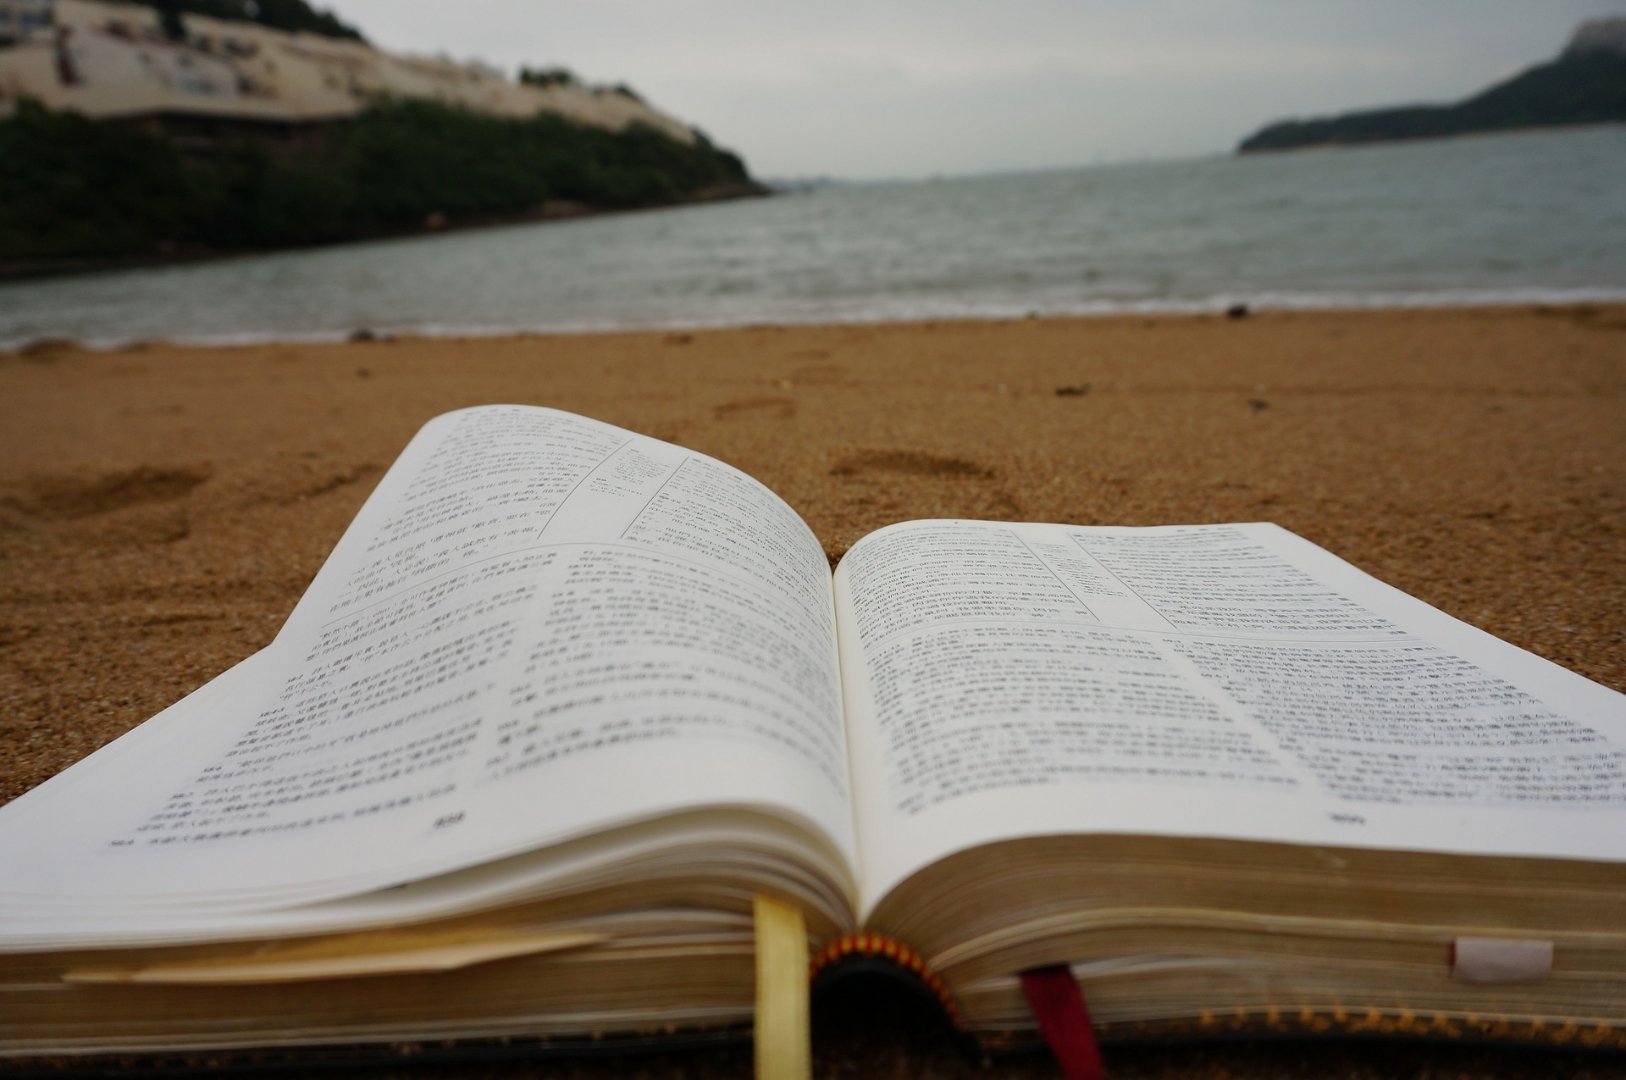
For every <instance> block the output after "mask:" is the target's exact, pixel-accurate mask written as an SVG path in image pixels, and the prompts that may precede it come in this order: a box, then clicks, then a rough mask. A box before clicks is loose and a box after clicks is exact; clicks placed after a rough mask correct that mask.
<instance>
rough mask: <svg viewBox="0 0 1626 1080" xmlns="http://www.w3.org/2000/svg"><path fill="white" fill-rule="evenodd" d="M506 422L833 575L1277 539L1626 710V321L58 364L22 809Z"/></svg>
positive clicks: (465, 349) (759, 330)
mask: <svg viewBox="0 0 1626 1080" xmlns="http://www.w3.org/2000/svg"><path fill="white" fill-rule="evenodd" d="M488 402H520V403H527V404H541V405H549V406H554V407H557V408H562V409H567V410H571V411H574V412H579V413H583V414H586V415H589V416H593V417H597V418H599V419H602V420H606V421H609V422H611V423H614V424H618V425H622V426H625V427H629V428H633V429H635V430H638V431H641V432H644V433H647V434H649V435H653V436H655V437H657V438H660V439H665V440H670V441H673V442H677V443H681V444H683V445H685V446H689V447H692V448H694V449H696V450H700V451H703V452H705V453H707V454H711V455H713V456H715V457H718V458H721V459H722V460H724V461H727V462H729V463H731V464H733V465H735V466H738V467H739V468H741V469H743V470H745V471H746V472H748V473H750V474H752V475H753V476H756V477H757V478H759V479H760V480H762V481H763V482H765V483H766V484H768V485H769V486H770V487H772V488H773V489H774V490H775V491H777V492H778V493H779V494H780V495H782V496H783V497H784V498H785V499H786V500H787V501H788V502H789V503H790V504H791V505H792V506H793V507H795V508H796V509H797V510H798V511H799V512H800V513H801V514H802V516H803V517H804V518H805V519H806V520H807V522H808V523H809V525H810V526H811V527H812V528H813V530H814V532H815V533H816V534H817V535H818V537H819V538H820V540H821V541H822V542H823V544H824V547H825V550H826V552H827V553H828V555H829V556H830V558H831V559H832V560H835V559H837V558H839V557H840V555H841V554H842V553H843V552H844V551H845V550H846V549H847V547H848V546H850V545H851V544H852V543H853V542H854V541H855V540H856V539H858V538H859V537H860V536H862V535H864V534H865V533H867V532H869V531H870V530H872V529H875V528H878V527H880V526H882V525H885V524H888V523H890V522H894V521H900V520H905V519H910V518H923V517H972V518H997V519H1006V520H1024V521H1059V522H1077V523H1084V524H1108V523H1111V524H1136V525H1138V524H1164V523H1196V522H1219V521H1254V520H1268V521H1274V522H1277V523H1279V524H1281V525H1283V526H1286V527H1287V528H1289V529H1292V530H1294V531H1296V532H1298V533H1300V534H1302V535H1304V536H1306V537H1308V538H1309V539H1310V540H1313V541H1315V542H1316V543H1318V544H1321V545H1323V546H1325V547H1327V548H1329V549H1331V550H1332V551H1333V552H1335V553H1336V554H1338V555H1340V556H1342V557H1343V558H1345V559H1348V560H1349V561H1351V562H1353V563H1354V564H1356V565H1357V566H1359V567H1361V568H1362V569H1364V570H1366V571H1368V572H1370V573H1372V574H1375V575H1376V576H1378V577H1379V578H1381V579H1383V580H1385V581H1388V582H1389V583H1391V584H1393V585H1395V586H1398V587H1399V588H1401V589H1404V590H1406V591H1407V592H1410V593H1412V594H1414V595H1416V596H1419V597H1421V598H1422V599H1424V600H1426V601H1428V602H1429V603H1432V604H1434V605H1436V606H1438V607H1440V608H1442V609H1444V610H1445V611H1447V612H1449V613H1450V614H1452V615H1455V616H1457V617H1459V618H1462V619H1464V620H1466V621H1468V622H1470V623H1472V624H1474V625H1476V626H1479V627H1481V628H1483V629H1485V630H1487V631H1490V632H1491V633H1493V634H1496V635H1497V636H1499V637H1502V638H1504V639H1506V640H1508V641H1510V642H1512V643H1514V644H1516V645H1519V646H1522V647H1524V648H1527V649H1531V650H1533V651H1535V652H1537V653H1539V654H1541V655H1543V656H1546V657H1548V658H1550V659H1552V660H1554V661H1556V662H1557V663H1559V664H1562V665H1564V666H1566V667H1568V668H1570V669H1572V670H1574V671H1577V672H1580V673H1581V674H1583V675H1586V676H1588V677H1589V678H1592V679H1595V680H1598V681H1600V682H1602V683H1604V684H1606V685H1609V686H1612V687H1614V688H1616V689H1626V618H1623V617H1622V614H1621V604H1622V599H1623V597H1626V539H1623V537H1626V306H1596V307H1570V308H1529V307H1524V308H1484V309H1469V310H1437V311H1436V310H1415V311H1371V312H1292V313H1288V312H1283V313H1274V312H1266V313H1256V314H1254V315H1252V316H1251V317H1248V318H1244V319H1227V318H1224V317H1221V316H1155V317H1144V318H1142V317H1127V316H1124V317H1107V318H1092V319H1030V320H1020V321H1010V322H967V323H951V322H938V323H925V324H908V325H844V326H812V327H776V326H764V327H750V328H743V329H730V330H715V331H684V332H658V333H616V334H594V335H578V336H518V337H508V338H492V339H398V340H392V341H372V342H359V343H352V344H335V345H256V346H247V347H234V348H208V347H178V346H171V345H164V344H151V345H140V346H133V347H129V348H125V349H122V350H119V351H114V352H94V351H88V350H83V349H80V348H77V347H74V346H70V345H44V346H36V347H33V348H31V349H29V350H26V351H25V352H22V353H16V354H10V355H5V356H0V439H3V447H0V801H4V800H8V799H10V798H13V797H15V796H17V795H19V794H21V793H22V792H24V791H26V790H27V789H29V788H30V787H32V786H34V785H36V784H38V783H40V782H41V781H43V780H45V779H46V778H48V777H49V776H51V775H52V774H53V773H55V772H57V771H58V770H60V769H62V768H65V767H66V766H68V765H70V764H72V763H73V762H74V761H75V760H77V759H78V758H80V757H82V756H83V755H85V754H86V753H89V752H90V751H92V750H94V749H95V748H96V747H98V746H100V745H102V744H103V743H105V742H107V741H108V740H110V739H112V738H114V737H116V736H117V735H119V734H120V733H122V732H124V731H126V730H128V729H129V728H130V727H132V726H133V725H135V724H137V723H139V722H140V721H142V720H144V719H145V718H147V717H148V716H150V715H152V714H153V713H155V712H157V711H158V710H159V709H161V708H163V707H164V706H165V705H167V704H169V703H170V702H172V701H174V700H175V699H177V698H178V697H180V696H182V695H184V694H185V693H187V692H188V691H190V690H192V689H193V688H195V687H197V686H199V685H200V684H202V683H203V682H205V681H207V680H208V679H210V678H211V677H213V676H214V675H216V674H218V673H219V672H221V671H222V670H224V669H225V668H227V667H229V666H230V665H232V664H233V663H235V662H237V661H239V660H241V659H242V658H244V657H246V656H247V655H249V654H250V653H252V652H253V651H254V650H256V649H258V648H260V647H261V646H263V645H265V644H266V643H267V642H269V641H270V640H271V638H272V636H273V635H274V634H275V633H276V630H277V628H278V627H279V625H280V624H281V622H282V620H283V619H284V617H285V616H286V615H287V613H288V611H289V609H290V608H291V607H292V606H293V604H294V602H295V601H296V600H297V599H298V597H299V595H300V593H301V592H302V591H303V589H304V587H305V585H306V583H307V582H308V581H309V580H310V578H311V576H312V575H313V574H314V573H315V572H316V570H317V568H318V567H319V566H320V565H321V563H322V561H323V559H324V558H325V556H326V555H327V553H328V551H329V550H330V549H331V547H332V546H333V544H334V542H335V541H336V540H337V539H338V537H339V535H340V534H341V532H342V531H343V530H344V528H345V526H346V524H347V523H348V522H349V520H350V518H351V517H352V515H353V514H354V513H355V511H356V509H357V508H358V507H359V506H360V504H361V502H362V500H363V499H364V498H365V497H366V495H367V493H368V492H369V491H370V490H371V488H372V486H373V484H374V483H375V482H376V481H377V479H378V477H379V476H380V475H381V474H382V472H383V470H384V469H385V468H387V467H388V465H389V464H390V462H391V461H392V460H393V459H394V458H395V456H396V454H397V453H398V452H399V451H400V449H401V447H402V446H403V445H404V444H405V443H406V441H407V440H408V439H409V438H410V436H411V435H412V433H413V432H414V431H415V430H416V429H417V428H418V426H419V425H421V424H422V423H423V422H424V421H426V420H428V419H429V418H430V417H432V416H434V415H436V414H438V413H442V412H445V411H448V410H450V409H455V408H459V407H462V406H466V405H473V404H480V403H488ZM916 1049H918V1048H916ZM907 1052H908V1053H914V1052H916V1050H907ZM944 1052H945V1053H947V1054H949V1057H947V1058H945V1059H944V1060H946V1061H947V1062H949V1064H947V1065H944V1066H943V1068H946V1069H949V1070H951V1071H952V1070H953V1069H954V1068H956V1067H957V1066H955V1065H954V1064H953V1062H954V1061H956V1060H958V1059H957V1058H955V1057H954V1056H953V1054H952V1051H949V1050H945V1051H944ZM1418 1052H1419V1053H1424V1054H1429V1053H1435V1052H1436V1051H1432V1050H1424V1051H1418ZM1239 1053H1240V1052H1239ZM1249 1054H1250V1055H1252V1056H1249V1057H1247V1059H1246V1060H1244V1059H1243V1058H1242V1057H1233V1058H1227V1059H1224V1060H1226V1061H1229V1062H1231V1063H1232V1073H1231V1074H1232V1075H1253V1074H1254V1073H1253V1072H1252V1071H1250V1067H1249V1066H1248V1065H1247V1063H1246V1062H1247V1061H1255V1062H1257V1061H1260V1060H1266V1065H1261V1066H1259V1072H1260V1074H1264V1073H1265V1072H1266V1071H1267V1066H1268V1068H1269V1070H1271V1071H1275V1070H1277V1069H1283V1070H1285V1069H1286V1061H1287V1059H1280V1058H1278V1059H1269V1055H1268V1053H1267V1056H1266V1059H1260V1058H1259V1057H1258V1056H1257V1055H1256V1054H1253V1053H1252V1052H1251V1051H1250V1052H1249ZM1171 1060H1172V1059H1167V1058H1161V1057H1159V1058H1155V1059H1154V1058H1148V1059H1136V1058H1133V1057H1125V1058H1121V1059H1118V1060H1117V1061H1116V1062H1115V1067H1116V1068H1118V1069H1119V1071H1120V1073H1121V1074H1122V1075H1141V1074H1142V1073H1143V1072H1146V1073H1149V1074H1160V1071H1161V1070H1164V1069H1166V1068H1173V1066H1172V1065H1170V1061H1171ZM1203 1060H1206V1059H1203ZM1216 1060H1218V1059H1216ZM1291 1060H1294V1061H1296V1060H1298V1059H1297V1058H1294V1059H1291ZM1385 1060H1387V1059H1385ZM1495 1060H1496V1059H1495V1057H1494V1055H1492V1056H1489V1057H1486V1058H1485V1059H1484V1061H1485V1062H1486V1063H1487V1064H1489V1063H1491V1062H1494V1061H1495ZM1517 1060H1522V1059H1515V1063H1516V1062H1517ZM1566 1060H1567V1059H1566ZM1137 1061H1139V1062H1140V1064H1139V1066H1137V1065H1136V1062H1137ZM1553 1061H1554V1059H1552V1058H1542V1057H1538V1058H1535V1059H1532V1062H1531V1064H1532V1068H1533V1069H1534V1068H1536V1067H1538V1066H1545V1067H1546V1069H1547V1070H1548V1071H1550V1069H1551V1066H1552V1064H1553ZM826 1063H828V1059H826ZM717 1064H718V1068H720V1069H723V1070H724V1071H727V1070H728V1069H732V1068H735V1067H739V1068H744V1067H746V1062H745V1060H744V1059H743V1058H741V1057H739V1056H738V1055H732V1056H729V1057H727V1058H726V1060H724V1059H721V1058H720V1059H718V1062H717ZM1185 1064H1186V1065H1187V1066H1191V1064H1192V1063H1191V1061H1190V1060H1188V1061H1186V1062H1185ZM1461 1064H1462V1067H1464V1068H1468V1069H1470V1070H1471V1069H1472V1063H1471V1062H1468V1061H1464V1062H1462V1063H1461ZM1501 1065H1502V1066H1504V1067H1505V1066H1506V1065H1507V1062H1506V1061H1503V1062H1501ZM1380 1071H1381V1070H1380ZM889 1074H890V1073H889ZM1538 1074H1539V1073H1538V1072H1536V1071H1532V1072H1531V1073H1530V1075H1538ZM899 1075H901V1074H899ZM1306 1075H1308V1073H1306ZM1519 1075H1522V1074H1519Z"/></svg>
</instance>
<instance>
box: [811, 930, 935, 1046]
mask: <svg viewBox="0 0 1626 1080" xmlns="http://www.w3.org/2000/svg"><path fill="white" fill-rule="evenodd" d="M853 959H865V960H886V961H889V962H891V963H893V964H896V965H897V966H898V968H900V969H901V970H903V971H907V972H909V973H910V974H911V975H913V976H915V977H916V978H917V979H919V980H920V982H921V984H922V985H923V986H925V987H926V989H927V990H930V991H931V992H932V994H933V996H935V997H936V998H937V1000H938V1002H939V1003H941V1004H942V1006H943V1011H944V1012H945V1013H947V1014H948V1018H949V1020H950V1021H952V1022H953V1024H954V1026H955V1027H959V1026H960V1007H959V1006H958V1005H957V1004H956V1003H955V1001H954V996H953V995H952V994H950V993H949V990H948V987H947V986H946V985H945V984H944V982H943V980H942V979H941V978H940V977H938V974H937V973H936V972H935V971H933V970H932V969H931V968H930V967H929V966H927V964H926V961H925V959H924V958H923V957H922V956H921V955H920V954H919V953H917V952H916V951H915V950H913V949H911V948H910V947H909V946H907V945H905V944H904V943H903V942H901V941H899V940H897V939H896V938H891V937H888V936H887V935H885V934H876V933H870V932H864V933H857V934H843V935H841V936H840V937H838V938H836V939H835V940H834V941H832V942H830V943H829V944H828V945H826V946H825V947H824V948H823V949H821V950H819V953H818V955H816V956H815V957H813V962H812V964H811V965H809V971H808V978H809V980H812V979H817V978H818V977H819V975H820V974H821V973H822V972H824V971H826V970H828V969H830V968H832V967H834V966H835V965H837V964H839V963H841V962H842V961H847V960H853Z"/></svg>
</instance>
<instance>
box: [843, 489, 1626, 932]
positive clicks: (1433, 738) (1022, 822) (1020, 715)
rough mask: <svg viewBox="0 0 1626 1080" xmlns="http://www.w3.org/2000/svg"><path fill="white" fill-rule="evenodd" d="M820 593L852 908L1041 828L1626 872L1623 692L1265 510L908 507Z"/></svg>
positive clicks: (852, 554)
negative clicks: (1130, 514)
mask: <svg viewBox="0 0 1626 1080" xmlns="http://www.w3.org/2000/svg"><path fill="white" fill-rule="evenodd" d="M836 608H837V619H838V625H839V635H840V638H841V649H842V665H843V680H844V693H845V696H846V699H847V710H848V723H849V741H850V749H851V753H852V758H853V773H854V788H855V792H856V805H857V820H858V830H859V849H860V858H861V864H862V869H861V877H862V881H861V888H862V900H863V910H864V912H865V913H866V914H867V913H868V912H869V911H870V910H871V909H873V907H874V905H875V904H876V903H877V901H878V900H879V899H880V898H881V897H883V896H884V895H885V894H886V892H887V891H888V890H889V889H890V888H892V887H893V886H894V885H896V884H897V883H898V882H899V881H901V880H902V879H903V878H905V877H907V876H908V875H909V874H911V873H913V872H914V871H916V870H918V869H920V868H921V867H924V866H926V865H928V864H930V863H932V862H934V861H936V860H938V859H941V858H943V857H945V856H948V855H950V854H952V853H954V852H957V851H962V850H965V849H968V848H971V847H975V846H977V845H980V844H984V843H988V842H991V841H996V840H1004V839H1013V838H1017V837H1026V836H1042V835H1055V834H1059V833H1075V832H1092V833H1131V834H1159V835H1171V836H1192V837H1219V838H1229V839H1244V840H1262V841H1279V842H1287V843H1308V844H1322V845H1333V846H1355V847H1377V848H1394V849H1402V850H1428V851H1443V852H1457V853H1463V854H1506V855H1529V856H1537V857H1550V858H1578V859H1591V860H1605V861H1621V860H1626V697H1623V696H1622V695H1621V694H1618V693H1616V692H1615V691H1612V690H1610V689H1608V688H1606V687H1603V686H1600V685H1598V684H1597V683H1593V682H1591V681H1589V680H1587V679H1584V678H1582V677H1580V676H1578V675H1576V674H1574V673H1572V672H1569V671H1567V670H1565V669H1563V668H1560V667H1558V666H1557V665H1555V664H1552V663H1550V662H1548V661H1546V660H1543V659H1541V658H1540V657H1538V656H1535V655H1533V654H1531V653H1528V652H1525V651H1524V650H1521V649H1518V648H1516V647H1514V646H1512V645H1509V644H1507V643H1505V642H1502V641H1499V640H1497V639H1496V638H1494V637H1492V636H1490V635H1488V634H1485V633H1484V632H1482V631H1479V630H1477V629H1475V628H1473V627H1471V626H1468V625H1467V624H1466V623H1462V622H1460V621H1458V620H1456V619H1453V618H1451V617H1450V616H1448V615H1445V614H1444V613H1442V612H1440V611H1438V610H1436V609H1434V608H1432V607H1430V606H1428V605H1427V604H1425V603H1423V602H1421V601H1419V600H1417V599H1415V598H1413V597H1410V596H1407V595H1406V594H1404V593H1402V592H1400V591H1399V590H1397V589H1394V588H1391V587H1390V586H1388V585H1385V584H1383V583H1382V582H1380V581H1378V580H1376V579H1374V578H1372V577H1370V576H1369V575H1367V574H1364V573H1362V572H1361V571H1359V570H1357V569H1355V568H1354V567H1353V566H1351V565H1349V564H1348V563H1346V562H1344V561H1342V560H1340V559H1338V558H1337V557H1335V556H1333V555H1332V554H1330V553H1329V552H1327V551H1325V550H1324V549H1322V548H1319V547H1317V546H1316V545H1314V544H1311V543H1310V542H1308V541H1306V540H1303V539H1301V538H1299V537H1297V536H1295V535H1293V534H1292V533H1290V532H1288V531H1286V530H1284V529H1281V528H1279V527H1277V526H1275V525H1269V524H1241V525H1206V526H1169V527H1152V528H1116V527H1078V526H1062V525H1038V524H1011V523H1004V522H978V521H918V522H907V523H904V524H901V525H895V526H891V527H889V528H887V529H883V530H881V531H879V532H876V533H873V534H871V535H869V536H867V537H865V538H864V539H862V540H861V541H859V542H858V543H857V544H856V545H854V547H853V548H852V550H851V551H849V552H848V553H847V555H846V557H845V558H844V559H843V560H842V563H841V565H840V567H839V568H838V571H837V574H836Z"/></svg>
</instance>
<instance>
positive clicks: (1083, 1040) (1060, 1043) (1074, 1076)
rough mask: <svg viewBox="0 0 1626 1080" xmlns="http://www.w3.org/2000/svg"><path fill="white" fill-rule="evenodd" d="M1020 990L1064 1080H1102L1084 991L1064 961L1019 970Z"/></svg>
mask: <svg viewBox="0 0 1626 1080" xmlns="http://www.w3.org/2000/svg"><path fill="white" fill-rule="evenodd" d="M1022 992H1023V993H1024V994H1026V995H1027V999H1028V1008H1030V1009H1032V1010H1033V1018H1034V1019H1035V1020H1037V1021H1039V1030H1040V1031H1042V1032H1044V1040H1045V1042H1047V1043H1049V1044H1050V1052H1051V1053H1052V1054H1054V1055H1055V1057H1056V1061H1057V1063H1058V1064H1060V1065H1061V1073H1062V1075H1063V1076H1065V1077H1066V1078H1067V1080H1105V1077H1106V1075H1107V1072H1106V1067H1105V1066H1104V1065H1102V1064H1101V1050H1100V1048H1099V1047H1098V1046H1096V1044H1095V1028H1094V1027H1093V1026H1092V1025H1091V1024H1090V1010H1089V1007H1088V1006H1086V1005H1085V1004H1084V993H1083V991H1081V990H1080V989H1079V988H1078V980H1077V979H1075V978H1073V972H1072V969H1071V968H1069V967H1068V966H1067V965H1066V964H1057V965H1055V966H1054V967H1043V968H1034V969H1033V970H1032V971H1024V972H1022Z"/></svg>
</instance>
